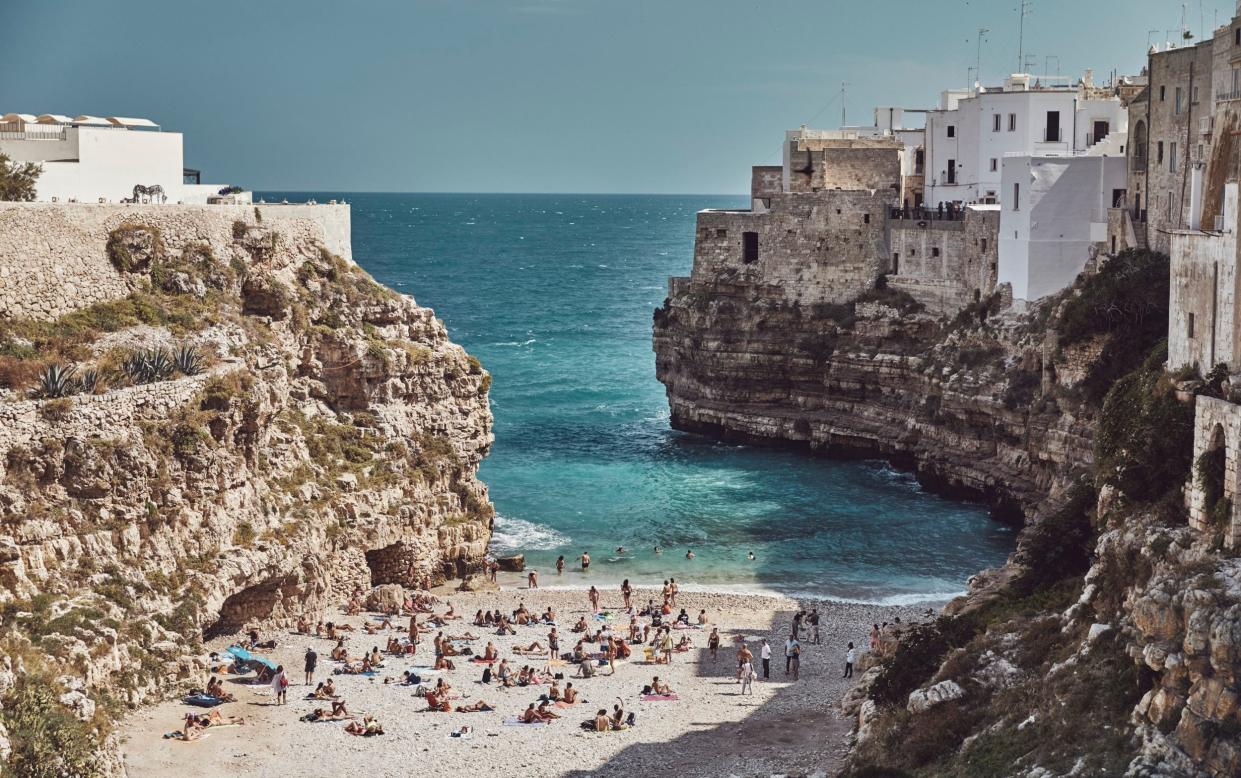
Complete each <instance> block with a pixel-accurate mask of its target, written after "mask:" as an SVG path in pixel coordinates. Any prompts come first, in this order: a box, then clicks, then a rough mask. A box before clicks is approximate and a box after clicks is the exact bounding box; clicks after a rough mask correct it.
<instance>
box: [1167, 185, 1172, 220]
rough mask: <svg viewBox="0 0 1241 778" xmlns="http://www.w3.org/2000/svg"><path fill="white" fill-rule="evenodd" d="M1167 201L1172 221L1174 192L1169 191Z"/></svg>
mask: <svg viewBox="0 0 1241 778" xmlns="http://www.w3.org/2000/svg"><path fill="white" fill-rule="evenodd" d="M1166 202H1167V206H1168V221H1169V222H1171V221H1172V193H1171V192H1168V197H1167V200H1166Z"/></svg>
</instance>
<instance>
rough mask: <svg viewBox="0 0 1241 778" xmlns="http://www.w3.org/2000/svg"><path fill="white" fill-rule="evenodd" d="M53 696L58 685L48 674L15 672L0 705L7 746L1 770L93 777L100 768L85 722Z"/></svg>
mask: <svg viewBox="0 0 1241 778" xmlns="http://www.w3.org/2000/svg"><path fill="white" fill-rule="evenodd" d="M59 696H60V689H59V688H58V687H57V685H56V683H55V681H53V680H52V679H51V677H50V676H48V675H44V674H42V673H38V672H35V673H25V674H21V675H18V677H17V683H16V684H15V685H14V686H13V688H11V689H10V690H9V692H8V693H7V694H6V695H5V696H4V699H3V703H4V706H3V708H0V721H3V722H4V725H5V727H6V728H7V729H8V732H9V738H10V740H11V743H12V747H13V753H12V754H11V755H10V756H9V759H8V762H7V763H6V764H5V765H4V768H5V771H4V775H13V776H21V777H22V778H63V777H64V776H74V777H75V778H94V776H101V775H103V774H104V770H103V765H102V764H101V762H100V759H99V747H98V743H97V742H96V738H95V735H94V733H93V732H92V730H91V727H90V725H89V724H87V723H85V722H81V721H78V720H77V719H76V718H74V716H73V714H72V713H70V712H69V711H68V710H67V709H66V708H65V707H64V706H63V705H61V704H60V702H59V700H58V699H57V698H58V697H59Z"/></svg>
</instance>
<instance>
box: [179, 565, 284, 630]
mask: <svg viewBox="0 0 1241 778" xmlns="http://www.w3.org/2000/svg"><path fill="white" fill-rule="evenodd" d="M298 601H300V597H299V596H298V587H297V579H296V578H295V577H294V576H279V577H275V578H268V579H267V580H265V581H261V582H259V583H257V584H255V585H253V586H248V587H246V588H245V589H242V590H241V591H239V592H236V593H235V594H232V595H229V597H228V598H227V599H226V600H224V604H223V605H221V606H220V615H219V616H218V617H217V618H216V620H215V622H214V623H212V624H210V625H208V626H206V627H204V628H203V639H204V640H210V639H211V638H214V637H220V636H222V635H231V634H234V633H236V632H240V631H241V630H243V629H245V628H246V627H247V626H249V625H251V624H254V623H258V622H264V621H268V620H270V619H274V618H281V617H284V616H290V615H293V614H291V613H286V608H285V603H286V602H289V603H292V602H298Z"/></svg>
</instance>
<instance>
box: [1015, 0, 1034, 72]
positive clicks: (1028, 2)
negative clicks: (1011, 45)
mask: <svg viewBox="0 0 1241 778" xmlns="http://www.w3.org/2000/svg"><path fill="white" fill-rule="evenodd" d="M1033 6H1034V0H1021V8H1020V13H1021V15H1020V18H1019V19H1018V21H1017V67H1018V69H1020V68H1022V67H1024V66H1025V61H1026V16H1028V15H1029V13H1030V10H1031V9H1032V8H1033Z"/></svg>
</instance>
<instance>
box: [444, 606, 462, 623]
mask: <svg viewBox="0 0 1241 778" xmlns="http://www.w3.org/2000/svg"><path fill="white" fill-rule="evenodd" d="M445 604H446V605H447V606H448V610H446V611H444V615H443V616H441V617H440V618H442V619H444V620H445V621H452V620H453V619H459V618H461V617H460V616H458V615H457V612H456V611H455V610H453V608H452V603H451V602H448V603H445Z"/></svg>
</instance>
